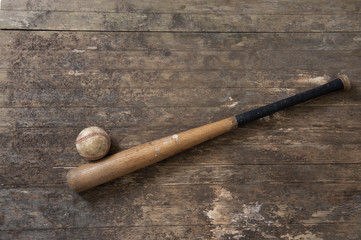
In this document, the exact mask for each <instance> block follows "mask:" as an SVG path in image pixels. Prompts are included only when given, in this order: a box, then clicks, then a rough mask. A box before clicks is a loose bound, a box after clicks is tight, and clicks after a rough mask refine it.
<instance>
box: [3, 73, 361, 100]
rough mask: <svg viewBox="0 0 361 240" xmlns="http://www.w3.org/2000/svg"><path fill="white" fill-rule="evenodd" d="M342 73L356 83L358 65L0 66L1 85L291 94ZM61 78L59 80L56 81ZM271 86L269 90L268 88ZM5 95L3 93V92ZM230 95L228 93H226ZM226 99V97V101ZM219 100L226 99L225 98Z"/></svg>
mask: <svg viewBox="0 0 361 240" xmlns="http://www.w3.org/2000/svg"><path fill="white" fill-rule="evenodd" d="M339 73H342V74H346V75H348V76H349V78H350V79H351V84H352V86H354V87H356V88H357V87H358V86H359V85H360V84H361V81H360V79H359V77H358V76H360V75H361V70H360V69H357V68H355V69H345V70H343V69H341V72H340V69H328V68H325V69H318V70H308V69H298V70H286V71H285V70H278V69H277V70H242V69H240V70H222V69H220V70H214V69H208V70H189V71H187V70H184V71H182V70H178V71H175V70H111V69H90V70H82V71H80V70H79V71H77V70H75V71H72V70H69V71H61V70H37V69H2V70H0V87H1V88H2V89H6V88H7V89H13V90H18V89H19V90H21V89H59V90H60V89H79V88H82V89H98V90H99V91H102V89H121V88H134V89H136V88H138V89H141V88H147V89H149V88H153V89H154V88H158V89H159V88H168V89H169V88H174V89H176V88H203V89H204V88H210V89H212V88H234V89H235V90H236V91H237V90H240V89H249V88H253V89H256V88H258V89H262V88H265V89H269V90H270V92H272V91H277V90H276V89H279V92H280V93H281V92H286V93H289V94H292V93H293V92H295V91H300V92H301V91H302V90H305V89H311V88H314V87H317V86H319V85H322V84H324V83H326V82H328V81H331V80H332V79H335V78H337V76H338V74H339ZM60 79H61V81H59V80H60ZM272 89H273V90H272ZM352 91H353V90H352ZM3 97H5V95H3ZM230 97H232V96H230ZM229 100H230V99H228V101H229ZM222 101H224V102H227V99H226V98H225V99H223V100H222ZM2 102H3V101H2Z"/></svg>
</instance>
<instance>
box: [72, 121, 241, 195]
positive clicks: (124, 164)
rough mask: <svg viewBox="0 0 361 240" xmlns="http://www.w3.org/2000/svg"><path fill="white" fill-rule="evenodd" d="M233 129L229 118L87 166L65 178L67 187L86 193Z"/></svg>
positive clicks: (235, 124)
mask: <svg viewBox="0 0 361 240" xmlns="http://www.w3.org/2000/svg"><path fill="white" fill-rule="evenodd" d="M236 127H237V120H236V118H235V117H230V118H226V119H224V120H221V121H218V122H214V123H210V124H207V125H204V126H201V127H198V128H193V129H190V130H188V131H185V132H181V133H178V134H174V135H171V136H169V137H165V138H161V139H159V140H155V141H152V142H148V143H145V144H142V145H139V146H136V147H134V148H130V149H128V150H125V151H122V152H119V153H116V154H113V155H111V156H108V157H106V158H104V159H102V160H100V161H96V162H89V163H87V164H84V165H82V166H80V167H77V168H74V169H72V170H70V171H69V172H68V175H67V178H68V184H69V186H70V188H71V189H72V190H73V191H75V192H82V191H85V190H88V189H90V188H93V187H95V186H98V185H100V184H103V183H105V182H108V181H111V180H113V179H116V178H119V177H121V176H124V175H125V174H128V173H131V172H133V171H136V170H138V169H141V168H143V167H146V166H148V165H150V164H153V163H156V162H158V161H161V160H163V159H165V158H168V157H170V156H172V155H174V154H177V153H179V152H182V151H184V150H186V149H188V148H191V147H193V146H195V145H198V144H200V143H202V142H205V141H207V140H209V139H212V138H214V137H216V136H218V135H221V134H223V133H226V132H228V131H230V130H231V129H233V128H236Z"/></svg>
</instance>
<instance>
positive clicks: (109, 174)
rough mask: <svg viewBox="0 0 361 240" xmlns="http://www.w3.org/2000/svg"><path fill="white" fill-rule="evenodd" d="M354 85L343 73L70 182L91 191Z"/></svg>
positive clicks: (79, 173) (111, 160)
mask: <svg viewBox="0 0 361 240" xmlns="http://www.w3.org/2000/svg"><path fill="white" fill-rule="evenodd" d="M350 86H351V85H350V80H349V79H348V77H347V76H346V75H340V76H338V78H337V79H335V80H333V81H331V82H328V83H326V84H324V85H321V86H319V87H316V88H314V89H311V90H308V91H306V92H303V93H299V94H297V95H294V96H291V97H288V98H286V99H283V100H280V101H277V102H275V103H271V104H269V105H266V106H263V107H260V108H257V109H254V110H251V111H249V112H245V113H242V114H239V115H236V116H233V117H230V118H226V119H223V120H220V121H218V122H214V123H210V124H207V125H204V126H201V127H197V128H193V129H190V130H188V131H185V132H181V133H178V134H174V135H171V136H168V137H164V138H161V139H158V140H154V141H152V142H148V143H144V144H142V145H139V146H136V147H133V148H130V149H128V150H125V151H122V152H119V153H115V154H113V155H110V156H108V157H106V158H104V159H102V160H99V161H96V162H89V163H86V164H84V165H82V166H79V167H77V168H74V169H72V170H70V171H69V172H68V174H67V180H68V184H69V186H70V188H71V189H72V190H73V191H75V192H82V191H85V190H88V189H90V188H93V187H95V186H98V185H100V184H103V183H106V182H108V181H111V180H113V179H116V178H119V177H121V176H124V175H126V174H128V173H131V172H133V171H136V170H138V169H141V168H143V167H146V166H148V165H150V164H153V163H156V162H158V161H161V160H163V159H166V158H168V157H170V156H172V155H175V154H177V153H179V152H182V151H184V150H186V149H188V148H191V147H193V146H195V145H197V144H200V143H202V142H205V141H207V140H209V139H212V138H214V137H216V136H219V135H221V134H223V133H226V132H228V131H230V130H232V129H234V128H237V127H240V126H242V125H244V124H245V123H247V122H251V121H253V120H256V119H259V118H262V117H265V116H267V115H269V114H272V113H275V112H277V111H280V110H282V109H285V108H287V107H290V106H293V105H296V104H298V103H302V102H305V101H307V100H310V99H313V98H316V97H319V96H322V95H324V94H327V93H330V92H333V91H336V90H340V89H345V90H348V89H349V88H350Z"/></svg>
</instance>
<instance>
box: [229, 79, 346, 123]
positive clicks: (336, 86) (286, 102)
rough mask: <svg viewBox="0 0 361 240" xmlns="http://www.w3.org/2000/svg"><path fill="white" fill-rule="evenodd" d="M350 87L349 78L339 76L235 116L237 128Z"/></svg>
mask: <svg viewBox="0 0 361 240" xmlns="http://www.w3.org/2000/svg"><path fill="white" fill-rule="evenodd" d="M350 87H351V84H350V80H349V78H348V77H347V76H346V75H339V76H338V78H337V79H335V80H333V81H331V82H328V83H326V84H324V85H321V86H319V87H316V88H314V89H311V90H308V91H306V92H303V93H299V94H297V95H294V96H292V97H288V98H285V99H282V100H280V101H277V102H274V103H271V104H268V105H266V106H263V107H259V108H256V109H254V110H251V111H249V112H245V113H242V114H239V115H237V116H236V119H237V124H238V127H241V126H242V125H244V124H245V123H248V122H251V121H254V120H257V119H259V118H262V117H265V116H267V115H269V114H272V113H275V112H278V111H280V110H283V109H285V108H288V107H291V106H293V105H296V104H299V103H302V102H305V101H308V100H310V99H313V98H316V97H319V96H322V95H324V94H327V93H330V92H333V91H336V90H340V89H344V90H349V89H350Z"/></svg>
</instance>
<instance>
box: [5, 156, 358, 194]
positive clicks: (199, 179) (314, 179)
mask: <svg viewBox="0 0 361 240" xmlns="http://www.w3.org/2000/svg"><path fill="white" fill-rule="evenodd" d="M168 161H172V160H171V159H170V160H168ZM321 165H322V166H320V164H315V165H314V164H307V165H305V164H300V165H298V164H284V165H275V164H272V165H268V164H256V165H255V164H251V165H245V164H238V165H237V164H228V165H222V164H216V165H213V164H207V165H206V164H204V165H198V166H197V167H194V165H193V164H190V165H185V164H182V166H179V165H170V164H164V162H163V164H162V165H159V164H154V165H152V166H149V167H147V168H144V169H141V170H139V171H136V172H134V173H131V174H128V175H126V176H124V177H122V178H119V179H116V180H114V181H111V182H109V183H106V184H104V185H102V186H99V187H98V188H102V187H104V186H113V187H115V188H116V187H117V186H121V185H123V184H127V183H129V184H132V185H139V186H147V185H194V184H200V185H209V184H225V185H232V184H235V183H237V184H262V183H263V184H272V183H276V184H282V183H289V182H291V183H305V184H308V183H358V184H360V182H361V177H360V174H358V172H359V171H360V170H361V164H360V163H355V164H349V163H345V164H342V163H340V164H321ZM318 166H320V167H318ZM68 170H69V169H67V168H62V167H55V168H54V167H52V166H51V165H50V163H44V166H33V165H31V164H12V165H11V166H7V167H6V168H3V169H0V172H1V176H0V179H1V182H2V184H3V185H2V186H1V188H11V189H15V188H29V187H30V188H31V187H38V188H66V187H67V183H66V173H67V172H68ZM5 172H6V177H3V176H5ZM34 176H37V177H36V178H34ZM69 191H70V190H69ZM90 192H91V191H90Z"/></svg>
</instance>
